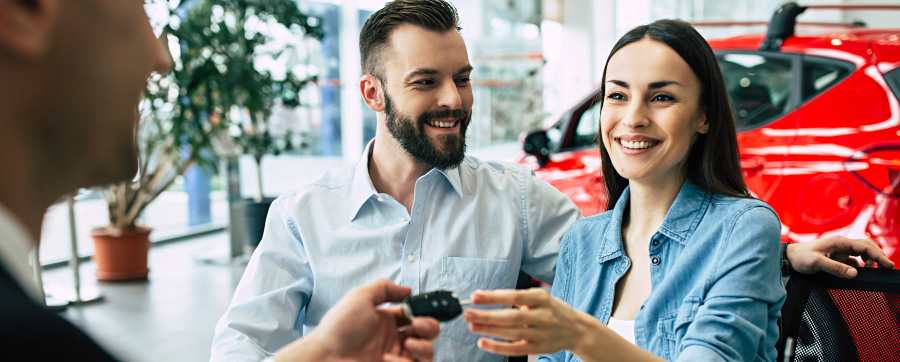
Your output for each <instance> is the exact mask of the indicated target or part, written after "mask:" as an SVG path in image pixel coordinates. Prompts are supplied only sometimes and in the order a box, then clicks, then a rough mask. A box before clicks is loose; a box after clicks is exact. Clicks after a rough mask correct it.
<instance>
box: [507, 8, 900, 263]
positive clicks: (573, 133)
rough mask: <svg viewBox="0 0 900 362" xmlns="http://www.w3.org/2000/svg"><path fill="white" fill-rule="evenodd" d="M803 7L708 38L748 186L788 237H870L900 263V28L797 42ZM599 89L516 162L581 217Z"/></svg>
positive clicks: (588, 204)
mask: <svg viewBox="0 0 900 362" xmlns="http://www.w3.org/2000/svg"><path fill="white" fill-rule="evenodd" d="M890 7H891V6H885V7H883V8H890ZM809 8H814V7H809ZM893 8H895V9H894V10H897V9H900V7H898V6H893ZM806 9H807V8H805V7H801V6H797V5H796V4H793V3H789V4H786V5H785V6H783V7H782V8H781V9H779V11H777V12H776V13H775V15H774V16H773V18H772V20H771V21H770V22H769V23H768V25H769V27H768V30H767V33H766V34H765V35H748V36H738V37H732V38H727V39H717V40H711V41H709V43H710V45H711V46H712V48H713V49H714V50H715V52H716V54H717V58H718V60H719V65H720V68H721V69H722V72H723V74H724V77H725V82H726V87H727V88H728V91H729V93H730V96H731V102H732V106H733V109H734V113H735V115H736V121H737V128H738V143H739V148H740V155H741V166H742V168H743V173H744V178H745V180H746V182H747V185H748V187H749V188H750V190H751V191H752V192H753V194H754V195H755V196H756V197H758V198H760V199H762V200H764V201H766V202H768V203H769V204H770V205H772V207H774V208H775V210H776V211H777V212H778V214H779V217H780V218H781V222H782V223H783V228H782V238H783V241H785V242H799V241H807V240H813V239H816V238H819V237H822V236H825V235H830V234H840V235H845V236H848V237H859V238H870V239H872V240H875V241H876V242H878V243H879V244H880V245H881V247H882V248H883V250H884V251H885V252H886V253H887V254H888V256H889V257H890V258H891V260H893V261H894V262H895V263H900V250H897V249H898V246H900V245H898V243H900V241H898V237H900V104H898V98H900V29H893V30H883V29H880V30H873V29H865V28H863V27H860V24H858V23H855V24H850V25H849V26H845V27H844V28H842V29H841V31H840V32H835V33H830V34H827V35H816V36H796V35H794V26H795V25H796V17H797V15H799V14H800V13H802V12H803V10H806ZM802 24H803V23H801V25H802ZM698 25H699V24H698ZM817 25H818V26H822V23H817ZM598 93H599V89H598V90H596V91H594V92H593V93H592V94H589V95H588V96H587V97H585V98H584V99H583V100H582V101H581V102H579V103H577V104H576V105H575V106H574V107H572V108H571V109H570V110H568V111H567V112H566V113H565V114H564V115H563V116H562V117H561V118H560V119H559V120H558V121H557V122H556V123H555V124H554V125H553V126H551V127H550V128H547V129H545V130H539V131H535V132H531V133H530V134H528V136H526V137H525V140H524V149H525V152H526V153H527V154H528V155H526V156H524V157H523V158H522V159H521V160H520V162H521V163H524V164H529V165H532V166H533V167H534V168H535V171H536V173H537V175H538V176H539V177H541V178H543V179H545V180H547V181H548V182H550V183H551V184H552V185H554V186H555V187H557V188H558V189H559V190H561V191H562V192H564V193H565V194H566V195H568V196H569V197H570V198H571V199H572V200H573V201H574V202H575V203H576V204H577V205H578V207H580V208H581V211H582V213H583V214H584V215H592V214H595V213H598V212H600V211H603V210H604V209H605V205H606V196H605V187H604V185H603V182H602V177H603V176H602V175H601V172H600V155H599V150H598V148H597V146H596V144H595V142H594V140H595V137H596V136H597V131H598V128H599V109H600V107H599V106H600V103H599V101H600V100H601V99H602V97H598Z"/></svg>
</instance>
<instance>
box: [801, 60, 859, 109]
mask: <svg viewBox="0 0 900 362" xmlns="http://www.w3.org/2000/svg"><path fill="white" fill-rule="evenodd" d="M852 72H853V65H852V64H850V63H845V62H842V61H838V60H833V59H824V58H815V57H804V58H803V101H806V100H808V99H810V98H812V97H814V96H816V95H818V94H819V93H822V92H824V91H825V90H826V89H828V88H830V87H831V86H832V85H835V84H837V83H838V82H840V81H841V80H843V79H844V78H846V77H847V76H848V75H850V73H852Z"/></svg>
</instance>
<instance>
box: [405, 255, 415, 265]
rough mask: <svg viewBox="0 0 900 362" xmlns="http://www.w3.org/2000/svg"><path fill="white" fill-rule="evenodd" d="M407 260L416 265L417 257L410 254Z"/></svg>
mask: <svg viewBox="0 0 900 362" xmlns="http://www.w3.org/2000/svg"><path fill="white" fill-rule="evenodd" d="M406 260H409V262H410V263H414V262H415V261H416V256H415V255H412V254H409V256H408V257H406Z"/></svg>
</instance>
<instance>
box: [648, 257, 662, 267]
mask: <svg viewBox="0 0 900 362" xmlns="http://www.w3.org/2000/svg"><path fill="white" fill-rule="evenodd" d="M660 261H662V259H660V258H659V257H658V256H654V257H652V258H650V262H651V263H653V265H659V262H660Z"/></svg>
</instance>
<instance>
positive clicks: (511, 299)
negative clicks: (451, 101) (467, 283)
mask: <svg viewBox="0 0 900 362" xmlns="http://www.w3.org/2000/svg"><path fill="white" fill-rule="evenodd" d="M472 303H474V304H499V305H509V306H512V307H514V308H510V309H498V310H479V309H473V308H470V309H467V310H466V311H465V313H464V314H463V316H464V317H465V319H466V321H467V322H469V329H470V330H471V331H472V332H475V333H478V334H481V335H485V336H491V337H497V338H501V339H503V340H506V341H509V342H501V341H497V340H493V339H489V338H480V339H479V340H478V348H481V349H483V350H485V351H488V352H491V353H496V354H501V355H506V356H523V355H528V354H543V353H554V352H558V351H561V350H574V349H575V348H576V344H578V343H580V341H581V340H582V339H583V338H585V336H588V335H591V334H592V333H594V332H593V331H591V330H590V329H592V328H596V326H599V325H600V323H599V322H598V321H596V320H595V319H594V318H593V317H591V316H589V315H587V314H585V313H583V312H580V311H577V310H575V309H573V308H572V307H570V306H569V305H567V304H566V303H564V302H563V301H561V300H559V299H556V298H554V297H552V296H551V295H550V293H548V292H547V291H546V290H544V289H541V288H532V289H528V290H495V291H478V292H475V293H473V294H472ZM601 327H602V326H601Z"/></svg>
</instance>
